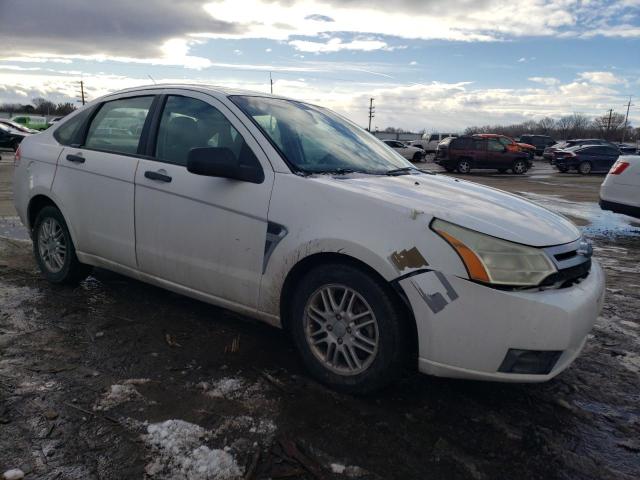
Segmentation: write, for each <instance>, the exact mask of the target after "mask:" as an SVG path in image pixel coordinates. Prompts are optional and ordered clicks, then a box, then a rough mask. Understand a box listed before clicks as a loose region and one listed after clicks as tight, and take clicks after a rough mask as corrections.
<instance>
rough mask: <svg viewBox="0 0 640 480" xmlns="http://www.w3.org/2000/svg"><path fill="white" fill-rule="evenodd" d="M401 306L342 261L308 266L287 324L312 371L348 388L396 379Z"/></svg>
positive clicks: (402, 339) (402, 332) (402, 349)
mask: <svg viewBox="0 0 640 480" xmlns="http://www.w3.org/2000/svg"><path fill="white" fill-rule="evenodd" d="M401 312H403V309H402V307H401V306H400V305H398V302H397V299H396V298H395V297H394V296H393V294H392V292H390V291H389V290H388V288H386V286H385V285H384V284H383V283H382V282H380V281H378V280H377V279H375V278H373V277H372V276H371V275H369V274H367V273H366V272H364V271H362V270H360V269H358V268H356V267H352V266H350V265H345V264H326V265H321V266H319V267H316V268H315V269H313V270H311V271H310V272H308V273H307V274H306V275H305V277H304V278H303V279H302V281H301V282H300V283H299V285H298V288H297V290H296V292H295V295H294V297H293V301H292V305H291V322H290V329H291V333H292V337H293V340H294V343H295V346H296V348H297V350H298V353H299V354H300V356H301V358H302V360H303V362H304V364H305V366H306V367H307V369H308V370H309V371H310V372H311V374H312V375H313V376H314V377H315V378H316V379H318V380H319V381H321V382H322V383H325V384H326V385H328V386H330V387H332V388H335V389H337V390H341V391H345V392H349V393H367V392H371V391H374V390H377V389H380V388H382V387H384V386H385V385H387V384H388V383H390V382H391V381H393V380H394V379H396V378H397V377H398V375H399V373H400V370H401V367H402V365H403V363H404V360H405V359H406V358H407V356H406V355H407V353H406V352H407V351H409V350H410V349H409V348H407V342H406V325H407V324H406V323H405V322H406V320H405V318H404V317H403V315H402V313H401Z"/></svg>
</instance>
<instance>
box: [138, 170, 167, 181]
mask: <svg viewBox="0 0 640 480" xmlns="http://www.w3.org/2000/svg"><path fill="white" fill-rule="evenodd" d="M144 176H145V178H148V179H150V180H158V181H160V182H165V183H170V182H171V177H170V176H169V175H165V174H164V173H161V172H154V171H152V170H147V171H146V172H144Z"/></svg>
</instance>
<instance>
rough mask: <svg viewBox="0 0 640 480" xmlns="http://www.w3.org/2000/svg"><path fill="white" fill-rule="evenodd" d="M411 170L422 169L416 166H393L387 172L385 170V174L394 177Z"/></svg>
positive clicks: (417, 170)
mask: <svg viewBox="0 0 640 480" xmlns="http://www.w3.org/2000/svg"><path fill="white" fill-rule="evenodd" d="M411 170H415V171H416V172H419V171H420V169H418V168H416V167H402V168H393V169H391V170H387V171H386V172H384V174H385V175H389V176H390V177H393V176H396V175H402V174H403V173H408V172H410V171H411Z"/></svg>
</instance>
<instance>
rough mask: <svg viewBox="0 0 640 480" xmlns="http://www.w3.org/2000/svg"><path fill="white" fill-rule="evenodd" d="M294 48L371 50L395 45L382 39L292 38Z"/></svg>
mask: <svg viewBox="0 0 640 480" xmlns="http://www.w3.org/2000/svg"><path fill="white" fill-rule="evenodd" d="M289 45H291V46H292V47H293V48H295V49H296V50H298V51H300V52H312V53H329V52H339V51H341V50H362V51H365V52H371V51H373V50H392V49H393V47H390V46H389V45H387V43H386V42H383V41H381V40H353V41H351V42H343V41H342V40H341V39H339V38H331V39H330V40H328V41H326V42H311V41H307V40H292V41H290V42H289Z"/></svg>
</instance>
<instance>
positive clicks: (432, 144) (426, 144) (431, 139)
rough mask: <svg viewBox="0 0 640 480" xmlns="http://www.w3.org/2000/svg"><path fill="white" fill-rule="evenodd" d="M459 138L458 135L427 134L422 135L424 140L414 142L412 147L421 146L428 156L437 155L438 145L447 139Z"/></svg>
mask: <svg viewBox="0 0 640 480" xmlns="http://www.w3.org/2000/svg"><path fill="white" fill-rule="evenodd" d="M457 136H458V134H456V133H425V134H424V135H422V139H420V140H414V141H413V142H411V145H413V146H414V147H417V146H420V147H421V148H422V149H423V150H424V151H425V152H427V154H429V153H435V152H436V150H437V149H438V145H439V144H440V142H442V141H443V140H444V139H445V138H455V137H457Z"/></svg>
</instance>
